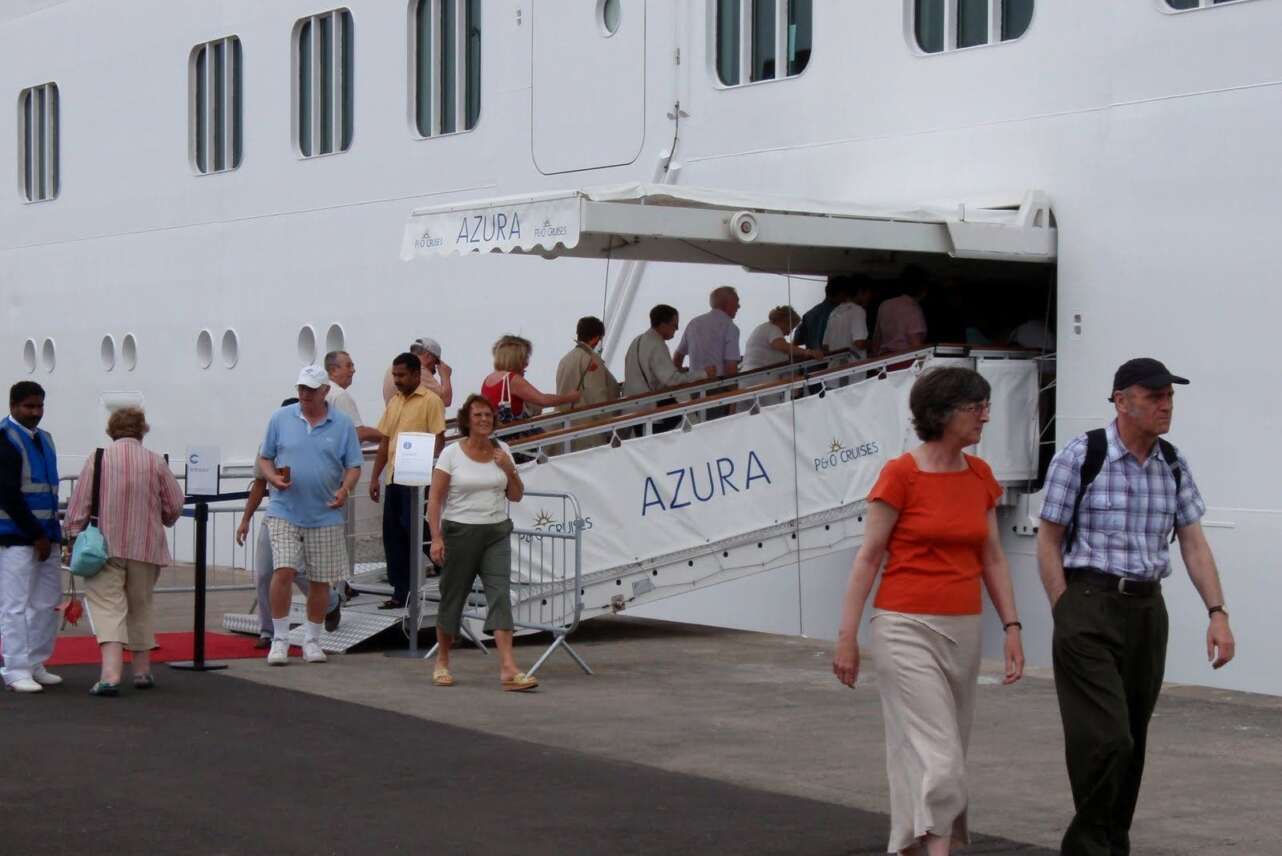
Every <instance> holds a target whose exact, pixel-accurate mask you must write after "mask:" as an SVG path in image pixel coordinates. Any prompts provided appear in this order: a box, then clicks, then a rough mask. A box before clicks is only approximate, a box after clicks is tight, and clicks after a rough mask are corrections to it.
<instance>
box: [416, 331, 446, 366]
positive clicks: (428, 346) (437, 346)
mask: <svg viewBox="0 0 1282 856" xmlns="http://www.w3.org/2000/svg"><path fill="white" fill-rule="evenodd" d="M416 348H417V349H418V351H427V352H428V353H429V354H431V355H432V356H434V357H436V358H437V359H438V360H439V359H440V358H441V343H440V342H438V341H436V340H435V339H429V338H428V337H427V336H423V337H422V338H420V339H415V340H414V342H413V344H411V345H410V350H411V351H414V350H415V349H416Z"/></svg>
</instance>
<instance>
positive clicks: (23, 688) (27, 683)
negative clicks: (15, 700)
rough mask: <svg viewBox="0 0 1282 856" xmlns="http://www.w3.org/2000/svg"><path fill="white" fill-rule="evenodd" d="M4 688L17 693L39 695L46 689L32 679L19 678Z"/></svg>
mask: <svg viewBox="0 0 1282 856" xmlns="http://www.w3.org/2000/svg"><path fill="white" fill-rule="evenodd" d="M4 688H5V689H7V690H9V691H11V692H15V693H38V692H43V691H44V687H42V686H40V684H38V683H36V682H35V681H33V680H32V679H31V678H18V680H16V681H14V682H13V683H10V684H5V687H4Z"/></svg>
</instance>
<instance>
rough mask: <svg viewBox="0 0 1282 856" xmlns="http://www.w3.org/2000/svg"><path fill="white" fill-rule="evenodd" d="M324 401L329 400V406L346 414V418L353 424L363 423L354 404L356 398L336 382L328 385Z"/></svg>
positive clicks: (358, 409)
mask: <svg viewBox="0 0 1282 856" xmlns="http://www.w3.org/2000/svg"><path fill="white" fill-rule="evenodd" d="M325 401H327V402H329V405H330V406H331V407H335V408H337V409H338V410H339V411H341V412H342V413H344V414H346V415H347V418H348V419H350V420H352V424H353V425H364V424H365V423H364V422H362V421H361V411H360V408H358V407H357V406H356V399H354V398H352V394H351V393H350V392H348V391H347V390H345V389H343V388H342V387H340V386H339V385H338V384H333V385H331V386H330V388H329V394H328V395H326V396H325Z"/></svg>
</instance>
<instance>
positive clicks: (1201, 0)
mask: <svg viewBox="0 0 1282 856" xmlns="http://www.w3.org/2000/svg"><path fill="white" fill-rule="evenodd" d="M1154 2H1156V3H1157V10H1158V11H1159V12H1162V13H1164V14H1167V15H1186V14H1188V13H1189V12H1204V11H1206V10H1207V9H1219V8H1221V7H1223V6H1237V5H1239V4H1242V3H1248V2H1250V0H1220V2H1219V3H1216V2H1215V0H1198V4H1197V6H1195V7H1193V8H1192V9H1176V8H1175V7H1174V6H1172V5H1171V4H1170V3H1169V2H1167V0H1154Z"/></svg>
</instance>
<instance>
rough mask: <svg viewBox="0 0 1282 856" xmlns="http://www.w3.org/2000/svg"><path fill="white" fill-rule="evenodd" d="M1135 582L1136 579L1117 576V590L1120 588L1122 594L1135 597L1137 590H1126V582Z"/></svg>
mask: <svg viewBox="0 0 1282 856" xmlns="http://www.w3.org/2000/svg"><path fill="white" fill-rule="evenodd" d="M1133 582H1136V581H1135V580H1130V579H1127V578H1126V577H1118V578H1117V590H1118V592H1120V593H1121V594H1124V595H1126V596H1127V597H1134V596H1135V592H1130V591H1127V590H1126V584H1127V583H1133Z"/></svg>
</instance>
